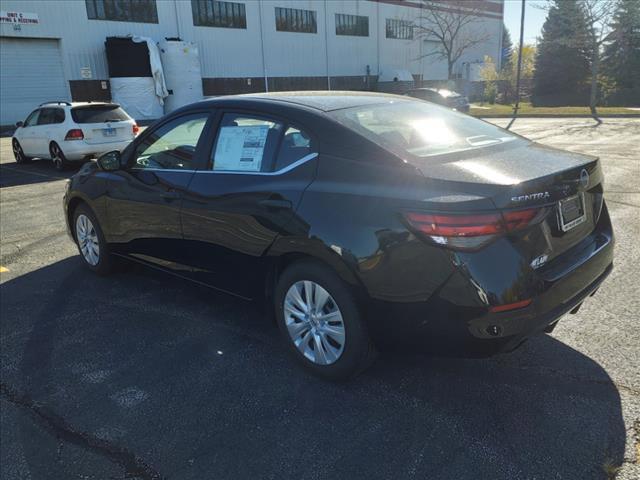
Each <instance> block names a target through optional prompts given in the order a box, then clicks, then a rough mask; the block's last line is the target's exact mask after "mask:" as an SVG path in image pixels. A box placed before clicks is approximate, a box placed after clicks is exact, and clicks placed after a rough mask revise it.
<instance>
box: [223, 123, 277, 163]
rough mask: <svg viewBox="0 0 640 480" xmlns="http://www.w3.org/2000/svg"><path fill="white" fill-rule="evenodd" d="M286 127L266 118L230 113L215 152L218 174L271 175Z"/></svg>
mask: <svg viewBox="0 0 640 480" xmlns="http://www.w3.org/2000/svg"><path fill="white" fill-rule="evenodd" d="M283 129H284V125H283V124H282V123H279V122H275V121H272V120H268V119H266V118H259V117H251V116H245V115H239V114H233V113H226V114H225V115H224V116H223V117H222V122H221V123H220V128H219V130H218V138H217V139H216V144H215V147H214V149H213V154H212V165H213V167H212V168H213V170H214V171H226V172H229V171H231V172H254V173H255V172H269V171H272V170H273V163H274V159H275V155H276V152H277V149H278V144H279V142H280V139H281V137H282V131H283Z"/></svg>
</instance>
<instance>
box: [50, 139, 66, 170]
mask: <svg viewBox="0 0 640 480" xmlns="http://www.w3.org/2000/svg"><path fill="white" fill-rule="evenodd" d="M49 155H51V161H52V162H53V165H54V167H56V170H58V171H59V172H62V171H63V170H65V169H66V168H67V166H68V165H69V162H68V161H67V158H66V157H65V156H64V152H63V151H62V149H61V148H60V146H59V145H58V144H57V143H56V142H51V145H49Z"/></svg>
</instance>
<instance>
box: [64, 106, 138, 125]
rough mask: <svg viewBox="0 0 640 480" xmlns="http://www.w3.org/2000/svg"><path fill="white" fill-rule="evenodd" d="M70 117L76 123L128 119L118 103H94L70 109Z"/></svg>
mask: <svg viewBox="0 0 640 480" xmlns="http://www.w3.org/2000/svg"><path fill="white" fill-rule="evenodd" d="M71 118H73V121H74V122H76V123H104V122H121V121H123V120H129V116H128V115H127V114H126V113H125V111H124V110H122V108H120V107H119V106H118V105H95V106H90V107H75V108H72V109H71Z"/></svg>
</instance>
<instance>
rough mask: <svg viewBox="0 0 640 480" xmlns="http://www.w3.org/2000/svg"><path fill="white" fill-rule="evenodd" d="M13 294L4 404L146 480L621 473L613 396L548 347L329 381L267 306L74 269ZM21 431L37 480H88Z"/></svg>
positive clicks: (20, 425)
mask: <svg viewBox="0 0 640 480" xmlns="http://www.w3.org/2000/svg"><path fill="white" fill-rule="evenodd" d="M0 294H1V297H2V305H1V312H0V313H1V327H2V328H1V330H2V349H1V352H0V354H1V359H2V383H3V386H4V389H3V396H2V398H3V399H4V400H8V401H10V402H14V403H20V402H19V401H18V400H16V398H15V396H14V398H12V397H11V395H8V394H7V392H9V391H11V392H14V393H15V392H21V393H23V394H25V395H24V396H23V397H21V398H23V399H24V398H29V399H30V400H29V401H28V402H26V401H23V402H22V404H21V405H22V406H21V407H20V408H32V409H35V408H40V409H44V410H45V411H47V412H54V413H55V415H56V416H57V417H56V418H57V419H58V420H59V421H58V425H57V427H55V428H59V429H73V430H74V432H76V434H78V435H80V436H81V438H84V439H86V440H87V445H84V446H85V447H87V448H89V449H90V448H93V453H96V452H97V453H98V454H103V455H104V456H106V457H110V460H113V461H115V462H116V463H118V462H120V463H121V465H120V466H121V467H122V468H124V469H126V468H128V467H127V466H126V465H125V463H126V462H122V461H121V460H122V459H121V458H119V457H113V456H112V455H110V452H114V451H116V452H118V451H119V452H122V451H126V452H128V454H129V453H130V454H131V455H132V456H135V458H136V459H138V461H140V462H144V464H146V465H147V466H149V470H147V471H146V473H145V471H144V469H143V470H141V472H138V475H139V477H140V478H152V475H153V473H149V472H157V473H158V474H159V475H161V476H162V477H166V478H180V479H183V478H193V479H204V478H332V479H333V478H345V479H347V478H348V479H359V478H362V479H372V478H383V479H402V478H414V477H415V478H428V479H484V478H487V479H518V478H527V479H530V478H539V479H548V478H562V479H580V480H583V479H592V478H606V473H605V469H606V468H611V467H612V466H616V465H620V464H621V462H622V459H623V453H624V447H625V432H624V424H623V420H622V413H621V405H620V397H619V394H618V391H617V389H616V386H615V385H614V384H613V383H612V381H611V379H610V378H609V377H608V375H607V374H606V373H605V371H604V370H603V369H602V368H601V367H600V366H599V365H598V364H596V363H595V362H593V361H592V360H590V359H589V358H588V357H586V356H584V355H582V354H581V353H580V352H578V351H576V350H574V349H572V348H570V347H568V346H567V345H564V344H563V343H561V342H559V341H557V340H554V339H553V338H552V337H549V336H540V337H537V338H534V339H532V340H530V341H529V342H528V343H526V344H525V345H524V346H523V347H522V348H521V349H520V350H518V351H516V352H514V353H512V354H508V355H502V356H498V357H494V358H492V359H487V360H459V359H443V358H429V357H426V356H423V355H418V354H406V355H399V354H387V355H383V356H382V357H381V358H380V360H379V361H378V362H377V363H376V364H375V365H374V366H373V368H372V369H371V370H369V371H367V372H366V373H365V374H363V375H362V376H360V377H358V378H357V379H355V380H353V381H351V382H349V383H343V384H332V383H327V382H325V381H322V380H319V379H317V378H314V377H312V376H309V375H307V374H306V373H305V372H304V371H303V370H301V369H300V368H299V367H297V366H296V365H295V364H294V363H293V362H291V360H290V358H289V357H288V356H287V355H286V352H285V349H284V348H283V347H282V346H281V344H280V341H279V338H278V336H277V331H276V329H275V327H274V326H273V324H272V323H270V322H269V321H266V320H265V319H264V316H263V315H262V314H260V313H259V310H258V309H257V308H255V307H254V306H252V305H250V304H247V303H244V302H241V301H238V300H235V299H233V298H230V297H227V296H224V295H221V294H217V293H215V292H213V291H210V290H207V289H205V288H201V287H197V286H192V285H189V284H187V283H184V282H182V281H180V280H175V279H173V278H170V277H168V276H164V275H159V274H156V273H149V272H147V271H146V270H140V269H137V268H136V269H134V270H133V271H129V272H125V273H119V274H116V275H113V276H111V277H107V278H103V277H98V276H95V275H93V274H91V273H89V272H88V271H86V270H85V269H84V268H83V267H82V265H81V262H80V260H79V258H78V257H72V258H68V259H66V260H63V261H61V262H58V263H55V264H53V265H51V266H48V267H45V268H42V269H40V270H37V271H35V272H32V273H29V274H26V275H24V276H21V277H18V278H15V279H12V280H9V281H6V282H5V283H4V284H2V285H1V286H0ZM45 423H46V422H45ZM15 425H17V427H15V430H16V432H9V431H7V429H4V428H3V432H4V433H3V436H7V437H6V438H5V439H4V440H7V438H8V437H11V438H14V437H15V438H16V439H17V440H16V443H17V444H19V445H20V450H21V452H22V453H21V455H22V461H23V462H24V464H25V465H27V467H28V470H29V472H30V474H31V478H35V479H37V478H75V476H76V475H79V474H81V473H86V472H80V471H79V470H81V469H82V468H84V467H83V463H82V462H77V463H65V462H52V461H51V458H55V452H54V453H51V452H47V448H49V447H46V445H44V444H42V442H38V441H36V440H34V436H33V434H32V433H31V432H33V429H34V427H33V421H32V420H31V419H30V417H28V416H26V417H24V418H23V419H19V420H17V421H16V423H15ZM49 427H50V429H52V430H53V431H54V433H55V428H54V427H51V426H49ZM56 434H57V433H56ZM60 438H63V439H64V438H65V436H64V435H60ZM3 443H4V442H3ZM96 444H97V445H98V448H96V447H95V446H96ZM76 445H79V446H83V445H82V441H77V442H76ZM92 445H93V447H91V446H92ZM101 445H102V447H104V451H101V449H100V446H101ZM16 448H17V447H16ZM50 448H55V447H50ZM84 466H85V467H86V466H87V465H84ZM89 468H91V465H89ZM96 468H97V467H96ZM94 473H95V472H94ZM97 477H98V478H99V477H100V475H99V474H98V475H97ZM91 478H93V477H91Z"/></svg>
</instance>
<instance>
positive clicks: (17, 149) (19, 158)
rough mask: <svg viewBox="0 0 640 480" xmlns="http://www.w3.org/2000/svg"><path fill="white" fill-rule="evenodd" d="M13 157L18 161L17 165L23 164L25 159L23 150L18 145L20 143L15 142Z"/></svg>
mask: <svg viewBox="0 0 640 480" xmlns="http://www.w3.org/2000/svg"><path fill="white" fill-rule="evenodd" d="M13 156H14V158H15V159H16V163H21V162H22V159H23V156H24V155H23V154H22V148H20V145H18V142H13Z"/></svg>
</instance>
